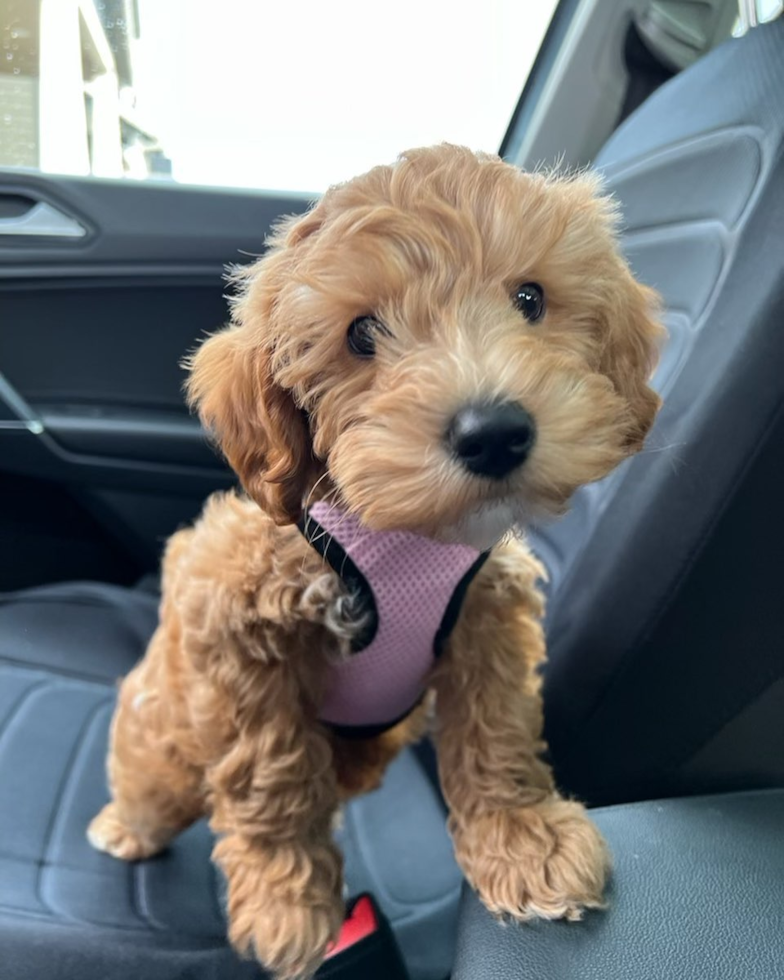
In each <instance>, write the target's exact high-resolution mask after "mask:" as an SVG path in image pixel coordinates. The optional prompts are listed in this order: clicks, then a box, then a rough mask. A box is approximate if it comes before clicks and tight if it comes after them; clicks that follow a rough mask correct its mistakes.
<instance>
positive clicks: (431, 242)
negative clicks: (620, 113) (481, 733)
mask: <svg viewBox="0 0 784 980" xmlns="http://www.w3.org/2000/svg"><path fill="white" fill-rule="evenodd" d="M238 279H239V281H240V283H241V287H242V288H241V295H240V296H239V298H238V300H237V301H236V303H235V307H234V325H233V326H232V327H231V328H229V329H228V330H226V331H223V332H222V333H219V334H217V335H215V336H214V337H212V338H210V339H209V340H208V341H207V342H206V343H205V344H204V345H203V346H202V347H201V348H200V350H199V351H198V352H197V353H196V355H195V356H194V357H193V359H192V362H191V377H190V381H189V393H190V397H191V399H192V401H194V402H196V403H198V405H199V407H200V410H201V414H202V418H203V419H204V421H205V423H206V424H207V425H208V426H210V427H211V428H212V429H213V430H214V431H215V433H216V435H217V438H218V439H219V441H220V442H221V444H222V446H223V450H224V452H225V454H226V456H227V458H228V459H229V462H230V463H231V464H232V466H233V467H234V468H235V470H236V471H237V472H238V474H239V476H240V478H241V479H242V481H243V483H244V485H245V487H246V489H247V490H248V492H249V493H250V494H251V496H253V497H254V498H255V499H256V500H257V501H258V502H259V504H260V505H261V506H262V507H263V508H264V509H266V510H267V511H268V512H270V513H271V514H272V516H273V517H274V518H275V519H276V520H277V521H278V522H280V523H285V522H290V521H293V520H296V519H297V517H298V516H299V514H300V512H301V508H302V504H303V500H304V498H305V497H306V495H307V494H308V493H309V492H310V491H311V490H312V488H313V486H314V484H315V483H316V481H318V480H319V478H320V477H324V480H322V481H321V484H320V486H322V487H328V488H329V491H330V492H331V493H332V494H333V495H334V499H337V500H339V501H341V502H342V503H343V504H344V505H345V506H347V507H348V508H350V509H352V510H353V511H355V512H357V513H359V514H360V515H361V517H362V518H363V520H364V521H365V523H366V524H368V525H369V526H370V527H373V528H376V529H410V530H416V531H419V532H421V533H425V534H429V535H433V536H438V537H444V538H454V539H460V540H472V539H473V538H475V537H476V536H477V534H478V535H479V537H482V536H483V535H485V534H486V535H487V536H489V537H490V538H492V537H493V536H497V534H500V533H501V532H502V531H503V530H505V529H506V528H508V527H510V526H511V525H512V524H513V523H515V522H517V521H520V520H523V521H524V520H525V519H527V518H530V517H531V516H541V515H546V514H552V515H555V514H558V513H560V512H561V511H562V509H563V508H564V506H565V504H566V502H567V501H568V499H569V497H570V496H571V494H572V493H573V492H574V490H575V489H576V488H577V487H579V486H581V485H582V484H584V483H588V482H591V481H593V480H598V479H600V478H601V477H603V476H605V475H606V474H607V473H608V472H609V471H610V470H611V469H612V468H613V467H614V466H616V465H617V464H618V463H619V462H620V461H621V460H622V459H624V458H625V457H626V456H628V455H630V454H631V453H633V452H635V451H636V450H638V449H639V448H640V446H641V445H642V442H643V440H644V438H645V435H646V433H647V432H648V429H649V428H650V426H651V423H652V422H653V419H654V416H655V413H656V410H657V407H658V398H657V396H656V395H655V394H654V393H653V392H652V391H651V390H650V388H649V387H648V385H647V381H648V378H649V376H650V373H651V370H652V368H653V365H654V361H655V356H656V340H657V338H658V335H659V333H660V328H659V327H658V325H657V323H656V321H655V319H654V314H655V298H654V295H653V293H652V292H651V291H650V290H648V289H646V288H644V287H642V286H640V285H639V284H637V283H636V282H635V281H634V279H633V278H632V276H631V274H630V272H629V270H628V268H627V266H626V264H625V263H624V261H623V260H622V258H621V257H620V255H619V253H618V251H617V249H616V245H615V237H614V212H613V207H612V204H611V203H609V202H608V201H607V199H603V198H601V197H598V196H597V194H596V185H595V181H594V180H592V179H590V178H587V177H577V178H568V179H558V178H548V177H545V176H542V175H531V174H525V173H521V172H520V171H518V170H516V169H515V168H513V167H511V166H509V165H507V164H505V163H503V162H501V161H500V160H498V159H497V158H495V157H489V156H481V155H480V156H477V155H476V154H474V153H472V152H470V151H468V150H465V149H462V148H458V147H452V146H441V147H436V148H433V149H425V150H416V151H412V152H410V153H406V154H404V155H403V156H402V157H401V158H400V159H399V160H398V162H397V163H395V164H394V165H392V166H387V167H378V168H376V169H374V170H372V171H370V172H369V173H368V174H365V175H364V176H362V177H358V178H356V179H355V180H352V181H350V182H349V183H347V184H344V185H340V186H338V187H335V188H332V189H331V190H330V191H328V192H327V194H326V195H325V196H324V198H323V199H322V200H321V202H320V203H319V204H318V206H317V207H316V208H315V209H314V210H313V211H311V212H310V213H309V214H307V215H306V216H304V217H301V218H299V219H296V220H293V221H291V222H289V223H287V224H285V225H284V226H282V227H281V229H280V230H279V232H278V233H277V235H276V236H275V238H274V239H273V242H272V247H271V251H270V252H269V253H268V254H267V256H266V257H265V258H263V259H262V260H261V261H260V262H258V263H257V264H256V265H255V266H252V267H251V268H249V269H247V270H244V271H243V272H242V273H241V274H240V275H239V276H238ZM496 525H497V527H496Z"/></svg>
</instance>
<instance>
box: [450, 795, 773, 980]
mask: <svg viewBox="0 0 784 980" xmlns="http://www.w3.org/2000/svg"><path fill="white" fill-rule="evenodd" d="M592 816H593V818H594V819H595V820H596V823H597V824H598V826H599V827H600V828H601V830H602V832H603V833H604V835H605V837H606V838H607V840H608V842H609V844H610V848H611V850H612V852H613V863H614V872H613V878H612V882H611V884H610V889H609V892H608V899H609V906H608V909H607V911H604V912H591V913H589V914H587V915H586V917H585V919H584V920H583V921H582V922H577V923H570V922H542V921H538V922H533V923H524V924H521V925H507V926H504V925H501V924H499V923H498V922H496V920H495V919H494V918H493V917H492V916H491V915H490V914H489V913H488V912H487V911H486V910H485V909H484V908H483V906H482V905H481V904H480V902H479V900H478V899H477V897H476V896H475V895H474V894H473V893H471V892H470V891H468V890H466V892H465V893H464V895H463V899H462V907H461V915H460V924H459V934H458V950H457V961H456V964H455V969H454V972H453V974H452V980H491V978H492V980H577V978H580V980H774V978H777V977H784V790H778V789H776V790H768V791H761V792H753V793H735V794H725V795H720V796H708V797H697V798H686V799H678V800H663V801H657V802H647V803H635V804H630V805H627V806H614V807H606V808H604V809H599V810H594V811H592Z"/></svg>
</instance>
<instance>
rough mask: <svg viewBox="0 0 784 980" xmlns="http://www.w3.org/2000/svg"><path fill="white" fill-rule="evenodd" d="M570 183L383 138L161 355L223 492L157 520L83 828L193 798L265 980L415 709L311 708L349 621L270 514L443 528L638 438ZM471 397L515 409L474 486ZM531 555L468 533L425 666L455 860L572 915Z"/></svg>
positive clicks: (324, 889) (626, 311)
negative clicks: (379, 155) (197, 343)
mask: <svg viewBox="0 0 784 980" xmlns="http://www.w3.org/2000/svg"><path fill="white" fill-rule="evenodd" d="M597 190H598V189H597V185H596V181H595V179H593V178H591V177H587V176H576V177H570V178H559V177H552V176H551V177H547V176H543V175H531V174H525V173H521V172H519V171H517V170H515V169H514V168H512V167H510V166H508V165H506V164H504V163H503V162H501V161H500V160H498V158H496V157H491V156H485V155H476V154H474V153H471V152H470V151H468V150H465V149H462V148H459V147H452V146H441V147H435V148H432V149H424V150H416V151H412V152H409V153H406V154H404V155H403V156H402V157H401V158H400V159H399V160H398V161H397V162H396V163H395V164H393V165H391V166H385V167H378V168H376V169H375V170H372V171H370V172H369V173H368V174H365V175H364V176H362V177H359V178H357V179H355V180H353V181H350V182H348V183H346V184H343V185H340V186H338V187H335V188H332V189H331V190H330V191H328V192H327V194H326V195H325V196H324V198H323V199H322V200H321V202H320V203H319V204H318V205H317V206H316V207H315V208H314V209H313V210H312V211H311V212H310V213H308V214H307V215H305V216H304V217H300V218H296V219H292V220H289V221H287V222H285V223H284V224H283V225H281V227H280V229H279V230H278V231H277V233H276V234H275V235H274V237H273V239H272V242H271V246H270V250H269V252H268V254H267V256H266V257H264V258H263V259H262V260H260V261H259V262H257V263H256V264H255V265H253V266H251V267H250V268H248V269H244V270H242V271H240V272H238V273H237V274H236V276H235V280H236V282H237V284H238V286H239V296H238V298H237V300H236V302H235V304H234V309H233V324H232V326H230V327H229V328H228V329H226V330H224V331H222V332H220V333H218V334H216V335H214V336H213V337H211V338H209V339H208V340H207V341H206V342H205V343H204V344H203V345H202V346H201V347H200V348H199V350H198V351H197V352H196V354H195V355H194V356H193V357H192V359H191V360H190V364H189V366H190V372H191V373H190V380H189V395H190V398H191V400H192V402H193V403H194V404H196V405H198V407H199V410H200V412H201V416H202V418H203V420H204V421H205V423H206V424H207V425H208V426H209V427H210V428H211V429H212V430H213V432H214V433H215V436H216V438H217V440H218V441H219V443H220V445H221V446H222V448H223V451H224V453H225V454H226V457H227V458H228V460H229V462H230V463H231V465H232V466H233V467H234V469H235V470H236V471H237V473H238V475H239V476H240V479H241V480H242V483H243V485H244V487H245V489H246V491H247V493H248V495H249V497H250V498H251V499H245V498H241V497H239V496H237V495H235V494H226V495H216V496H215V497H213V498H212V499H211V500H209V501H208V503H207V505H206V508H205V511H204V514H203V515H202V517H201V519H200V520H199V521H198V522H197V524H196V525H195V526H194V527H193V528H189V529H186V530H183V531H180V532H178V533H177V534H176V535H174V537H173V538H172V539H171V540H170V542H169V544H168V547H167V550H166V555H165V557H164V564H163V582H164V586H163V598H162V602H161V616H160V625H159V628H158V630H157V632H156V633H155V635H154V637H153V639H152V641H151V643H150V646H149V649H148V651H147V654H146V656H145V658H144V659H143V660H142V661H141V663H140V664H139V665H138V666H137V667H136V668H135V669H134V670H133V671H132V672H131V673H130V674H129V675H128V677H127V678H126V679H125V681H124V682H123V684H122V688H121V692H120V700H119V705H118V709H117V712H116V715H115V718H114V723H113V728H112V744H111V751H110V755H109V762H108V768H109V778H110V786H111V793H112V802H111V803H110V804H109V805H108V806H107V807H106V808H105V809H104V811H103V812H102V813H101V814H99V815H98V816H97V817H96V818H95V820H94V821H93V823H92V824H91V826H90V830H89V835H90V839H91V840H92V842H93V843H94V844H95V845H96V846H97V847H100V848H102V849H103V850H106V851H108V852H110V853H112V854H114V855H116V856H117V857H121V858H125V859H128V860H133V859H138V858H142V857H145V856H148V855H150V854H153V853H155V852H156V851H157V850H159V849H160V848H162V847H163V846H165V844H166V842H167V841H168V840H170V839H171V837H172V836H173V835H175V834H176V833H178V832H179V831H180V830H181V829H182V828H184V827H185V826H187V825H188V824H189V823H190V822H191V821H193V820H194V819H196V818H197V817H198V816H199V815H201V814H203V813H205V812H206V813H209V814H210V815H211V821H212V826H213V828H214V830H215V831H216V832H217V834H218V835H219V840H218V843H217V844H216V847H215V859H216V861H217V862H218V863H219V864H220V866H221V867H222V869H223V871H224V872H225V874H226V877H227V880H228V906H229V929H230V937H231V940H232V942H233V943H234V944H235V945H236V947H237V948H238V949H239V950H241V951H244V952H249V953H253V954H255V955H256V956H257V957H258V958H259V959H260V960H261V961H262V962H263V963H264V964H265V965H266V966H267V967H269V968H270V969H271V970H272V971H273V972H274V973H275V974H276V975H277V976H278V977H279V978H295V977H307V976H310V975H311V974H312V973H313V972H314V970H315V969H316V968H317V967H318V964H319V963H320V962H321V960H322V959H323V957H324V955H325V952H326V950H327V949H328V947H329V944H330V942H331V941H333V940H334V938H335V936H336V935H337V932H338V930H339V927H340V924H341V921H342V916H343V905H342V901H341V890H342V882H341V858H340V855H339V853H338V851H337V849H336V847H335V845H334V843H333V840H332V832H331V831H332V823H333V819H334V816H335V813H336V810H337V808H338V806H339V804H340V802H341V800H343V799H346V798H347V797H349V796H352V795H354V794H356V793H361V792H365V791H367V790H369V789H371V788H373V787H374V786H376V785H378V783H379V781H380V780H381V778H382V775H383V772H384V769H385V767H386V766H387V764H388V763H389V761H390V760H391V759H392V758H393V757H394V756H395V755H396V753H397V752H399V751H400V749H401V748H402V747H403V746H405V745H406V744H408V743H409V742H411V741H413V740H415V739H417V738H419V737H420V736H421V734H422V732H423V730H424V727H425V724H426V715H427V713H428V709H427V708H425V707H423V708H420V709H418V710H417V711H416V712H415V713H414V714H413V715H412V716H410V717H409V718H408V719H406V720H405V721H404V722H403V723H401V724H400V725H398V726H397V727H396V728H395V729H393V730H391V731H389V732H387V733H386V734H384V735H381V736H379V737H377V738H374V739H368V740H365V741H346V740H343V739H341V738H339V737H337V736H336V735H335V734H333V733H331V732H330V731H329V730H328V729H326V728H324V727H323V726H322V725H320V724H319V722H318V720H317V713H318V706H319V703H320V698H321V693H322V689H323V683H324V669H325V665H326V664H328V663H329V661H330V659H331V658H339V657H343V656H347V655H348V652H349V648H350V642H351V637H352V635H353V630H355V629H356V628H357V624H356V623H355V622H353V621H352V619H351V616H350V609H349V607H350V603H347V601H346V600H347V598H348V597H347V596H346V594H345V592H344V586H343V585H342V583H341V581H340V580H339V579H338V578H337V577H336V576H335V575H334V574H333V573H332V572H331V571H330V570H329V569H327V568H326V566H325V565H324V563H323V562H322V560H321V559H320V558H319V557H318V556H317V555H316V553H315V552H314V551H313V550H312V549H311V548H310V547H309V546H308V545H307V544H306V543H305V541H304V539H303V538H302V537H301V535H300V534H299V532H298V531H297V529H296V527H295V526H294V522H295V521H296V520H297V518H298V517H299V516H300V514H301V513H302V509H303V506H304V505H305V503H306V501H307V500H309V499H310V500H313V499H319V498H329V499H334V500H336V501H339V502H340V503H341V504H342V505H343V506H345V507H348V508H349V509H351V510H353V511H354V512H356V513H358V514H359V515H360V516H361V518H362V520H363V521H364V523H365V524H367V525H368V526H370V527H371V528H375V529H405V530H412V531H415V532H418V533H421V534H426V535H431V536H435V537H442V538H445V539H446V538H449V539H454V538H455V537H458V538H459V537H460V536H461V535H463V534H467V533H468V532H469V530H470V528H472V527H477V526H479V525H481V523H482V521H483V520H484V519H485V517H486V516H487V515H488V514H493V513H496V514H497V513H502V514H504V515H505V520H506V524H505V526H507V527H508V526H509V524H511V523H512V521H513V520H523V519H527V518H529V517H530V516H532V515H546V514H550V515H553V514H558V513H560V512H561V511H562V510H563V508H564V507H565V505H566V504H567V502H568V500H569V498H570V496H571V495H572V493H573V492H574V490H575V489H576V488H577V487H579V486H581V485H582V484H584V483H587V482H590V481H593V480H597V479H600V478H601V477H603V476H605V475H606V474H607V473H608V472H610V470H612V469H613V467H614V466H616V465H617V464H618V463H620V462H621V461H622V460H623V459H624V458H626V457H627V456H629V455H630V454H631V453H633V452H635V451H637V450H638V449H639V448H640V446H641V445H642V442H643V439H644V437H645V434H646V433H647V431H648V429H649V428H650V426H651V423H652V421H653V418H654V415H655V413H656V410H657V407H658V399H657V397H656V395H655V394H654V393H653V392H652V391H651V389H650V388H649V387H648V383H647V381H648V377H649V375H650V372H651V369H652V367H653V364H654V361H655V357H656V341H657V338H658V336H659V333H660V328H659V327H658V325H657V322H656V307H655V297H654V296H653V294H652V293H651V292H650V291H649V290H648V289H646V288H644V287H642V286H640V285H638V284H637V283H636V282H635V281H634V279H633V278H632V276H631V274H630V272H629V270H628V268H627V266H626V264H625V263H624V261H623V260H622V258H621V257H620V255H619V253H618V251H617V248H616V245H615V241H614V223H615V216H614V209H613V206H612V204H611V203H610V202H609V201H608V200H607V199H605V198H602V197H601V196H600V195H599V194H598V193H597ZM525 281H536V282H538V283H541V284H542V285H543V287H544V289H545V292H546V295H547V302H548V308H547V313H546V316H545V317H544V319H543V320H542V321H541V322H540V323H537V324H535V325H531V324H527V323H526V322H525V321H524V320H523V319H522V317H521V316H520V314H519V313H518V312H517V311H516V310H515V308H514V307H513V305H512V303H511V302H510V298H509V297H510V294H511V293H512V291H513V290H514V288H515V286H516V285H517V284H519V283H521V282H525ZM371 313H372V314H373V315H374V316H376V317H377V318H378V319H379V320H381V321H382V322H383V323H384V325H385V326H386V328H387V329H386V332H385V334H384V335H383V336H380V337H379V338H378V348H377V354H376V357H375V358H374V359H372V360H358V359H356V358H355V357H353V356H352V354H351V353H350V351H349V350H348V348H347V345H346V329H347V326H348V324H349V323H350V322H351V321H352V320H354V319H355V318H356V317H358V316H362V315H368V314H371ZM496 396H501V397H503V398H506V399H512V400H515V401H518V402H520V403H522V404H524V405H525V406H526V408H527V409H528V411H529V412H530V413H531V414H532V415H533V416H534V417H535V419H536V424H537V440H536V444H535V446H534V449H533V451H532V453H531V455H530V457H529V459H528V460H527V461H526V463H525V465H524V466H523V467H521V468H520V469H519V470H518V471H516V472H514V473H513V474H512V475H511V476H510V477H508V478H507V479H504V480H501V481H492V482H491V481H488V480H483V479H481V478H477V477H474V476H472V475H471V474H469V473H467V472H465V471H464V470H462V469H461V468H460V467H459V465H457V463H456V462H455V461H454V460H453V459H452V458H451V457H450V455H449V454H448V452H447V451H446V450H445V448H444V445H443V433H444V431H445V428H446V426H447V424H448V420H449V419H450V418H451V416H452V415H453V413H454V412H455V411H456V410H457V409H458V408H459V407H460V406H461V405H463V404H464V403H466V402H467V401H474V400H476V399H480V398H492V397H496ZM541 574H542V570H541V568H540V566H539V565H538V564H537V563H536V561H535V560H534V559H533V557H532V556H531V555H530V553H529V552H528V550H527V549H526V547H525V545H524V543H522V541H520V540H515V539H511V538H508V539H507V540H505V541H504V542H503V543H502V544H499V545H497V546H496V547H494V548H493V551H492V553H491V555H490V558H489V559H488V561H487V562H486V563H485V565H484V566H483V568H482V571H481V572H480V573H479V575H478V576H477V577H476V578H475V580H474V582H473V583H472V585H471V587H470V589H469V592H468V595H467V598H466V600H465V603H464V607H463V611H462V613H461V616H460V619H459V621H458V623H457V626H456V628H455V630H454V632H453V634H452V636H451V638H450V641H449V643H448V648H447V650H446V652H445V654H444V656H443V657H442V658H441V660H440V662H439V664H438V666H437V668H436V669H435V670H434V672H433V676H432V685H431V686H432V689H433V691H434V692H435V714H436V722H435V734H436V739H437V748H438V756H439V765H440V771H441V779H442V784H443V788H444V793H445V795H446V798H447V800H448V803H449V808H450V828H451V832H452V835H453V838H454V842H455V850H456V853H457V857H458V859H459V861H460V863H461V865H462V867H463V868H464V870H465V872H466V875H467V876H468V878H469V880H470V881H471V883H472V884H473V885H474V887H475V888H476V889H477V890H478V891H479V893H480V895H481V896H482V898H483V900H484V901H485V903H486V904H487V906H488V907H489V908H490V909H491V910H492V911H494V912H496V913H497V914H499V915H510V916H513V917H516V918H520V919H525V918H528V917H531V916H544V917H549V918H553V917H567V918H575V917H578V916H579V915H580V912H581V910H582V909H583V908H586V907H595V906H598V905H600V904H601V901H602V891H603V886H604V881H605V877H606V873H607V867H608V859H607V853H606V849H605V847H604V844H603V843H602V841H601V838H600V837H599V834H598V832H597V831H596V830H595V829H594V827H593V825H592V824H591V823H590V821H589V820H588V818H587V816H586V814H585V812H584V810H583V808H582V807H581V806H580V804H578V803H576V802H574V801H570V800H565V799H562V798H561V797H560V796H559V795H558V793H557V791H556V789H555V787H554V785H553V780H552V776H551V773H550V770H549V769H548V767H547V766H546V765H545V763H544V762H542V760H541V752H542V749H543V744H542V738H541V732H542V705H541V697H540V682H539V675H538V669H539V667H540V665H541V663H542V661H543V659H544V640H543V635H542V628H541V616H542V599H541V595H540V593H539V591H538V589H537V578H538V577H539V576H540V575H541ZM347 610H348V611H347Z"/></svg>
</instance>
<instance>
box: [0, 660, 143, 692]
mask: <svg viewBox="0 0 784 980" xmlns="http://www.w3.org/2000/svg"><path fill="white" fill-rule="evenodd" d="M134 663H135V661H134ZM0 664H8V665H9V666H10V667H18V668H20V669H21V670H29V671H31V672H35V673H47V674H55V675H57V676H58V677H68V678H73V679H74V680H80V681H86V682H87V683H89V684H95V685H96V687H112V686H114V684H115V680H111V679H109V678H108V677H107V678H105V679H102V678H101V677H100V676H99V675H97V674H88V673H86V672H83V671H78V670H66V669H65V668H63V667H50V666H49V665H48V664H40V663H31V662H30V661H29V660H18V659H17V658H16V657H11V656H9V655H8V654H4V653H0ZM131 667H133V664H130V665H129V667H128V669H129V670H130V669H131ZM117 676H118V677H120V676H122V675H120V674H118V675H117ZM40 683H42V684H43V683H46V681H41V682H40Z"/></svg>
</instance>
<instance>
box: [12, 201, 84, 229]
mask: <svg viewBox="0 0 784 980" xmlns="http://www.w3.org/2000/svg"><path fill="white" fill-rule="evenodd" d="M86 234H87V229H86V228H85V227H84V225H82V224H80V223H79V222H78V221H77V220H76V218H72V217H71V215H69V214H66V213H65V212H64V211H60V210H58V209H57V208H55V207H53V206H52V205H51V204H48V203H47V202H46V201H37V202H35V203H33V204H32V207H30V208H28V210H27V211H25V212H24V213H23V214H17V215H14V216H13V217H10V218H4V217H0V236H3V235H13V236H14V237H17V236H19V237H22V236H24V237H28V236H32V237H39V238H84V237H85V235H86Z"/></svg>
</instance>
